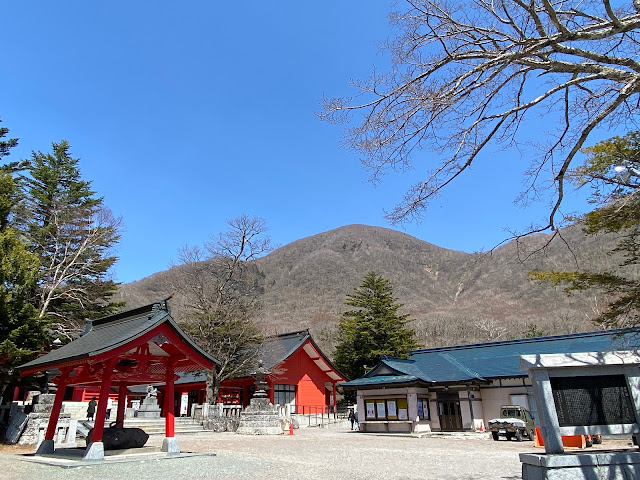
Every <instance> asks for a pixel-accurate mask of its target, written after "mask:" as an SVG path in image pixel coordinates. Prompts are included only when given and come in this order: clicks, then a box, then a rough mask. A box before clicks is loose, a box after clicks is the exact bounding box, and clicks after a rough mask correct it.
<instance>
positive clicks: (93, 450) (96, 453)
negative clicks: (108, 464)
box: [82, 442, 104, 460]
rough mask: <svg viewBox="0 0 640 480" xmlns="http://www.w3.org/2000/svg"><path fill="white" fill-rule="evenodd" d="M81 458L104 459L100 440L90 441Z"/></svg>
mask: <svg viewBox="0 0 640 480" xmlns="http://www.w3.org/2000/svg"><path fill="white" fill-rule="evenodd" d="M82 459H83V460H104V445H103V444H102V442H91V443H90V444H89V445H87V449H86V450H85V451H84V456H83V457H82Z"/></svg>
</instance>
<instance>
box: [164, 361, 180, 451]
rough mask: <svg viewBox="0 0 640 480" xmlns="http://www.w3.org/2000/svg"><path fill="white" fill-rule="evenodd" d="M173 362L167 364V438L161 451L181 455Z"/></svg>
mask: <svg viewBox="0 0 640 480" xmlns="http://www.w3.org/2000/svg"><path fill="white" fill-rule="evenodd" d="M173 377H174V371H173V360H172V359H169V361H168V362H167V374H166V376H165V383H164V412H165V438H164V440H163V441H162V448H161V451H163V452H167V454H169V455H177V454H179V453H180V447H178V441H177V440H176V438H175V419H174V416H175V412H174V405H173V400H174V399H173V392H174V388H173V382H174V379H173Z"/></svg>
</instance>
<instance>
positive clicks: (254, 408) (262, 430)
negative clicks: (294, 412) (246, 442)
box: [236, 398, 283, 435]
mask: <svg viewBox="0 0 640 480" xmlns="http://www.w3.org/2000/svg"><path fill="white" fill-rule="evenodd" d="M236 433H239V434H241V435H282V433H283V432H282V427H281V426H280V415H279V414H278V409H277V408H276V407H274V406H273V405H271V403H269V399H267V398H252V399H251V402H250V404H249V406H248V407H247V408H245V409H244V411H243V412H242V413H241V414H240V425H239V426H238V430H236Z"/></svg>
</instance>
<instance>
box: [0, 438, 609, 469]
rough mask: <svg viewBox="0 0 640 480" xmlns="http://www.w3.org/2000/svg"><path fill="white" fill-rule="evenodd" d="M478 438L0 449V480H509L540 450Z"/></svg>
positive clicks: (242, 440)
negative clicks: (65, 459)
mask: <svg viewBox="0 0 640 480" xmlns="http://www.w3.org/2000/svg"><path fill="white" fill-rule="evenodd" d="M485 438H486V439H482V438H477V437H476V438H465V437H462V438H409V437H392V436H374V435H367V434H361V433H357V432H351V431H343V430H324V429H318V428H306V429H299V430H296V431H295V434H294V435H293V436H289V435H282V436H256V437H253V436H243V435H237V434H233V433H204V434H190V435H183V436H178V443H179V445H180V448H181V450H182V451H192V452H211V453H215V454H216V455H215V456H198V457H189V458H178V459H171V460H147V461H144V462H131V463H117V464H101V465H91V466H85V467H80V468H72V469H63V468H60V467H55V466H49V465H40V464H35V463H32V462H27V461H24V460H23V459H22V458H20V456H19V455H16V454H15V453H16V452H12V450H11V448H7V447H5V448H3V449H1V450H0V479H1V480H5V479H6V480H62V479H64V480H107V479H125V480H200V479H202V480H205V479H217V478H224V479H227V480H233V479H245V478H250V477H252V478H274V479H330V480H338V479H349V480H361V479H394V480H409V479H429V480H433V479H443V480H447V479H465V480H466V479H469V480H471V479H474V480H485V479H486V480H488V479H510V480H515V479H520V478H521V466H520V461H519V457H518V453H520V452H533V451H538V452H539V451H540V450H538V449H535V448H534V447H533V442H526V441H525V442H522V443H518V442H507V441H500V442H493V441H491V440H489V439H488V438H487V437H485ZM161 443H162V437H161V436H152V437H151V439H150V441H149V444H151V445H160V444H161ZM603 446H605V447H606V446H607V445H606V442H605V445H603ZM619 446H620V445H615V448H618V447H619ZM612 447H613V446H612Z"/></svg>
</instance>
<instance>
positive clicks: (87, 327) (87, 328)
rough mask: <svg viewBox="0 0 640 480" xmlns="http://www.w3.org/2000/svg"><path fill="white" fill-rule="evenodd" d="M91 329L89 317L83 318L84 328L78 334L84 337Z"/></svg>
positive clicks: (91, 323) (91, 321) (91, 324)
mask: <svg viewBox="0 0 640 480" xmlns="http://www.w3.org/2000/svg"><path fill="white" fill-rule="evenodd" d="M92 329H93V320H91V319H90V318H85V319H84V330H83V331H82V333H81V334H80V336H81V337H84V336H85V335H86V334H87V333H89V332H90V331H91V330H92Z"/></svg>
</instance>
